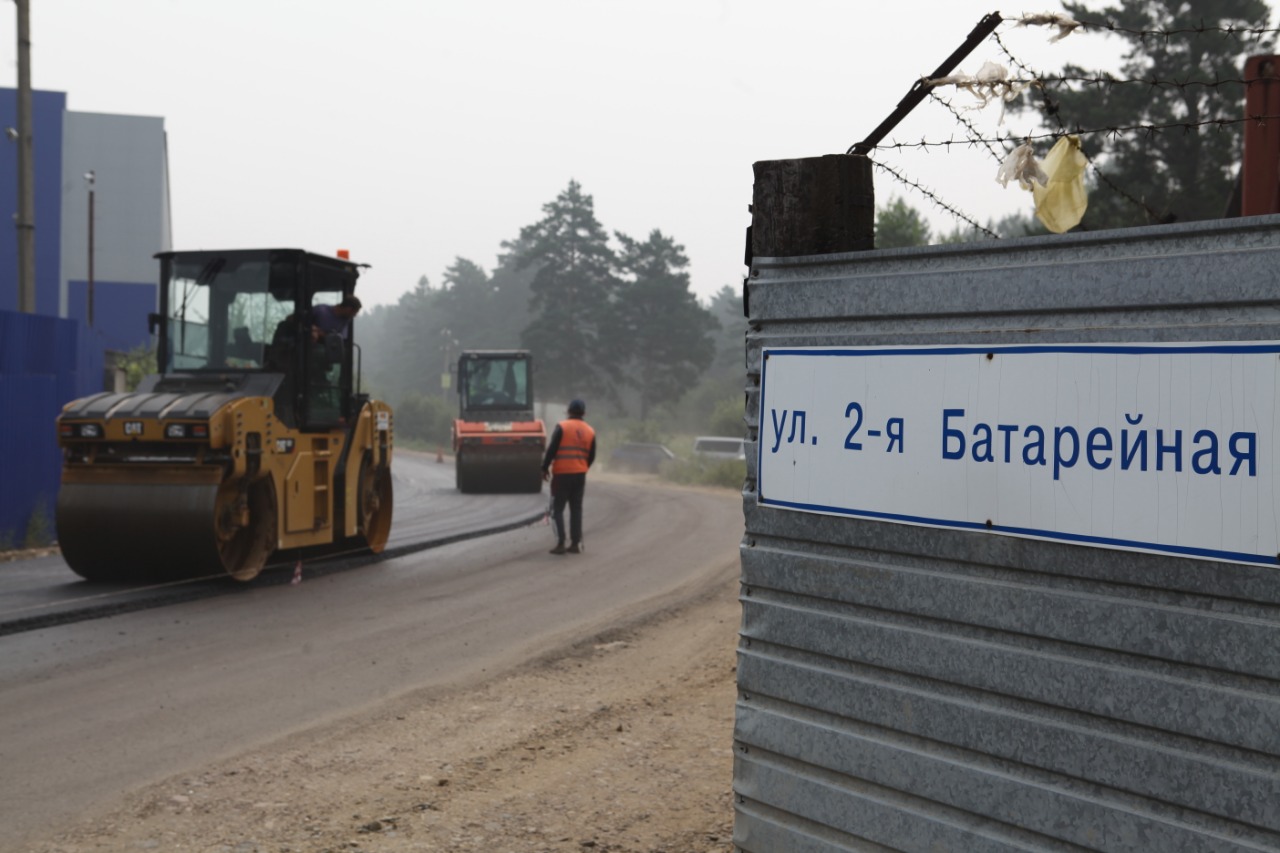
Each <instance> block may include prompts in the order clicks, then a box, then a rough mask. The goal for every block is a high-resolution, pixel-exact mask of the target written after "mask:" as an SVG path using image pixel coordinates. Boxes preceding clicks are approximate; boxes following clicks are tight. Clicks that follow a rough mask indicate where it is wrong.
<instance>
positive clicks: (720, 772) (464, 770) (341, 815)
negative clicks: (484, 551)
mask: <svg viewBox="0 0 1280 853" xmlns="http://www.w3.org/2000/svg"><path fill="white" fill-rule="evenodd" d="M737 596H738V582H737V577H736V575H735V576H734V577H732V578H725V579H724V580H723V581H718V582H717V583H716V585H715V587H714V588H713V590H712V591H711V592H710V593H704V594H703V595H702V596H701V597H700V598H698V599H696V600H693V601H689V602H685V603H683V604H682V605H680V606H679V607H676V608H672V609H669V610H667V611H664V612H663V613H660V614H659V615H658V616H657V617H655V618H654V619H652V620H649V621H648V622H646V623H645V624H643V625H640V626H638V627H633V628H629V629H627V630H619V631H614V632H609V633H606V634H604V635H601V636H598V637H595V638H593V639H592V640H590V641H586V642H582V643H579V644H577V645H575V646H573V647H571V648H568V649H564V650H562V651H561V652H559V653H556V654H553V655H550V656H548V657H546V658H544V659H542V660H538V661H535V662H533V663H530V664H527V665H525V666H523V667H520V668H519V669H517V670H515V671H511V672H506V673H503V674H498V675H496V676H495V677H493V678H491V679H490V680H487V681H485V682H483V683H479V684H473V685H470V686H467V687H463V688H456V689H451V690H448V691H434V690H432V691H420V692H417V693H411V694H408V695H405V696H401V697H397V698H395V699H393V700H391V701H390V702H387V703H383V704H379V705H377V706H376V707H371V708H369V709H367V710H366V711H364V712H362V713H359V714H357V715H354V716H351V717H348V718H345V719H343V720H341V721H338V722H336V723H332V724H328V725H325V726H322V727H318V728H313V729H308V730H303V731H298V732H295V733H294V734H292V735H290V736H288V737H286V738H284V739H282V740H280V741H277V742H276V743H274V744H271V745H270V746H268V747H266V748H262V749H257V750H253V751H250V752H246V753H243V754H240V755H237V756H235V757H234V758H231V759H228V760H225V761H220V762H218V763H215V764H212V765H210V766H207V767H205V768H203V769H202V770H201V771H199V772H198V773H192V774H188V775H184V776H181V777H174V778H171V779H168V780H165V781H162V782H159V783H157V784H155V785H152V786H149V787H146V788H143V789H140V790H138V791H134V792H132V793H130V794H128V795H127V797H126V798H125V800H124V804H123V806H122V807H120V808H118V809H116V810H113V811H111V812H106V813H100V814H92V815H85V816H84V817H83V819H82V820H81V821H80V822H78V823H76V824H74V825H70V826H59V827H49V831H48V833H47V834H45V835H44V837H43V838H40V839H36V840H34V841H33V842H31V843H30V844H29V845H27V847H26V848H25V849H26V850H28V851H31V853H81V851H117V850H118V851H137V850H163V851H167V850H191V851H216V853H267V851H272V853H277V851H279V853H296V852H297V851H317V852H318V853H323V852H324V851H333V853H337V851H388V853H399V851H455V853H469V852H470V851H485V853H503V852H504V851H513V853H514V851H521V853H537V851H569V850H574V851H584V850H589V851H619V853H621V851H626V853H704V852H705V853H712V852H713V851H714V853H728V851H731V850H732V843H731V836H732V824H733V805H732V790H731V789H732V774H733V750H732V747H733V740H732V737H733V716H734V700H735V648H736V645H737V632H738V627H739V623H740V613H741V611H740V605H739V602H738V598H737Z"/></svg>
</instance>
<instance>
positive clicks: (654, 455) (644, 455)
mask: <svg viewBox="0 0 1280 853" xmlns="http://www.w3.org/2000/svg"><path fill="white" fill-rule="evenodd" d="M675 458H676V455H675V454H674V453H672V452H671V451H670V450H668V449H667V448H666V447H664V446H662V445H661V444H644V443H640V442H632V443H630V444H620V445H618V446H617V448H615V449H614V451H613V452H612V453H610V454H609V467H610V468H613V469H614V470H617V471H634V472H639V473H645V474H657V473H658V472H659V471H660V470H661V469H662V466H663V464H664V463H666V462H670V461H671V460H673V459H675Z"/></svg>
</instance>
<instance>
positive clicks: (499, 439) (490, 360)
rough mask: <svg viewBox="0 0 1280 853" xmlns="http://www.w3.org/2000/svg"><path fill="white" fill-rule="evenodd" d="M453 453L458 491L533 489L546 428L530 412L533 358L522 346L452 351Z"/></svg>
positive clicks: (538, 480) (538, 486)
mask: <svg viewBox="0 0 1280 853" xmlns="http://www.w3.org/2000/svg"><path fill="white" fill-rule="evenodd" d="M458 399H459V416H458V419H457V420H455V421H454V423H453V453H454V460H455V463H454V464H455V465H456V469H455V470H456V473H457V484H458V490H459V491H462V492H539V491H541V490H542V454H543V452H544V450H545V449H546V446H547V431H546V428H545V427H544V426H543V423H542V421H541V420H539V419H538V418H536V417H534V413H533V358H532V357H531V356H530V355H529V353H528V352H527V351H525V350H469V351H467V352H464V353H462V355H460V356H459V357H458Z"/></svg>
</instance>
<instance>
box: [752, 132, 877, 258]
mask: <svg viewBox="0 0 1280 853" xmlns="http://www.w3.org/2000/svg"><path fill="white" fill-rule="evenodd" d="M753 168H754V170H755V190H754V194H753V199H752V203H751V234H750V238H749V253H748V261H747V263H748V265H750V258H752V257H757V256H758V257H766V258H788V257H795V256H797V255H828V254H834V253H837V252H857V251H863V250H866V249H873V248H875V212H876V211H875V209H876V204H875V188H874V187H873V185H872V179H871V161H870V160H869V159H867V158H866V157H861V156H857V155H852V154H828V155H826V156H823V157H807V158H803V159H799V160H762V161H760V162H758V163H756V164H755V165H754V167H753Z"/></svg>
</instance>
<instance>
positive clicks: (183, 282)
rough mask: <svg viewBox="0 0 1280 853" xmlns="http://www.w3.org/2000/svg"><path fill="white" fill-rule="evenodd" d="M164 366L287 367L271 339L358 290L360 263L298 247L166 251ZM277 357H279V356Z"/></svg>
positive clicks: (291, 332)
mask: <svg viewBox="0 0 1280 853" xmlns="http://www.w3.org/2000/svg"><path fill="white" fill-rule="evenodd" d="M156 257H157V258H159V259H160V298H161V305H160V318H161V319H162V322H161V324H160V325H161V329H160V334H161V341H160V370H161V372H162V373H166V374H169V373H175V372H191V371H206V370H213V371H219V372H225V371H227V370H235V371H240V370H277V371H279V370H283V368H284V365H282V364H278V363H277V364H273V363H272V356H273V355H279V353H273V352H272V347H273V344H278V343H279V339H280V338H283V337H286V336H288V337H290V338H295V337H297V336H299V335H300V333H301V332H302V331H303V329H304V324H305V323H307V322H308V321H307V314H308V312H309V311H310V310H311V308H312V307H313V306H314V305H319V304H329V305H332V304H336V303H338V302H340V301H341V300H342V298H343V297H344V296H346V295H349V294H352V293H353V292H354V291H355V285H356V279H357V278H358V277H359V267H358V266H357V265H356V264H353V263H351V262H350V261H348V260H345V259H342V258H330V257H326V256H323V255H316V254H312V253H310V252H304V251H301V250H298V249H237V250H231V251H196V252H162V253H160V254H158V255H156ZM276 361H277V362H278V359H276Z"/></svg>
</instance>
